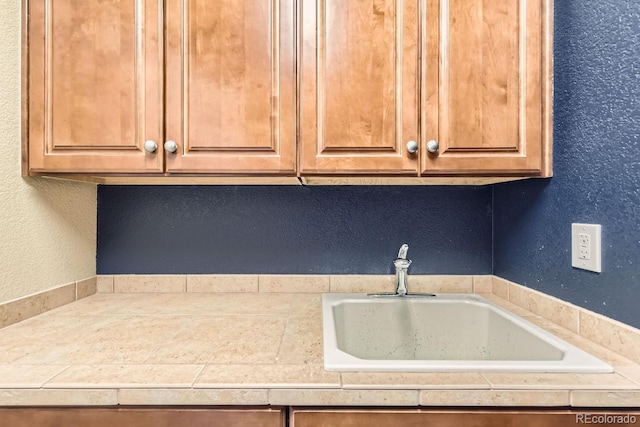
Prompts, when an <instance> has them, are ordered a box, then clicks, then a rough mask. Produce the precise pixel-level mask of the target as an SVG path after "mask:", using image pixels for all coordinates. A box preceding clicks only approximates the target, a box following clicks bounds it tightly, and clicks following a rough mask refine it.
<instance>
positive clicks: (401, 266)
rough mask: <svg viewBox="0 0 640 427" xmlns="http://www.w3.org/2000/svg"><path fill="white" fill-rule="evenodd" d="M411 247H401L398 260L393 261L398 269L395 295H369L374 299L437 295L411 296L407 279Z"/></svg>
mask: <svg viewBox="0 0 640 427" xmlns="http://www.w3.org/2000/svg"><path fill="white" fill-rule="evenodd" d="M408 250H409V245H407V244H406V243H405V244H404V245H402V246H400V250H399V251H398V258H396V259H395V261H393V265H394V266H395V267H396V291H395V293H381V294H367V296H370V297H372V298H397V297H402V298H433V297H435V296H436V295H435V294H410V293H409V290H408V289H407V278H408V277H409V271H408V270H409V266H410V265H411V260H410V259H407V251H408Z"/></svg>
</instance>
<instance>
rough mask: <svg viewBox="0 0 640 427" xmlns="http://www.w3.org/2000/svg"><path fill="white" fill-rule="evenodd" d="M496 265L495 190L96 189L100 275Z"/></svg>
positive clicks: (422, 270)
mask: <svg viewBox="0 0 640 427" xmlns="http://www.w3.org/2000/svg"><path fill="white" fill-rule="evenodd" d="M402 243H408V244H409V247H410V249H409V258H410V259H412V260H413V265H412V266H411V270H410V271H411V272H412V273H414V274H429V273H434V274H438V273H441V274H447V273H448V274H489V273H490V272H491V188H490V187H484V188H482V187H480V188H472V187H468V188H460V187H457V188H456V187H385V186H381V187H366V186H363V187H359V186H354V187H349V186H337V187H313V186H312V187H301V186H292V187H277V186H274V187H261V186H256V187H252V186H242V187H146V186H140V187H111V186H99V187H98V267H97V268H98V273H99V274H118V273H274V274H275V273H281V274H286V273H291V274H293V273H300V274H329V273H335V274H355V273H360V274H388V273H391V272H392V261H393V259H394V258H395V256H396V255H397V253H398V249H399V247H400V245H401V244H402Z"/></svg>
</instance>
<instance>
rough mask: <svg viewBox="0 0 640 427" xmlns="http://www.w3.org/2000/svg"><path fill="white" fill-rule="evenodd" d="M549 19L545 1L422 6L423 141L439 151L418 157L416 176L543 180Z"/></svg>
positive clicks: (441, 0) (467, 0)
mask: <svg viewBox="0 0 640 427" xmlns="http://www.w3.org/2000/svg"><path fill="white" fill-rule="evenodd" d="M550 13H551V11H550V4H549V1H547V0H509V1H486V0H428V1H427V2H426V11H425V16H424V19H425V21H424V22H425V25H424V29H425V31H424V32H423V33H422V34H423V40H422V44H423V46H424V48H425V51H424V54H423V55H422V61H423V63H422V69H423V74H422V89H423V91H422V117H421V119H422V141H423V144H426V142H427V141H429V140H436V141H437V142H438V143H439V146H440V148H439V150H438V152H437V153H435V154H431V153H429V152H428V151H427V150H426V149H424V150H422V173H423V174H434V173H435V174H459V173H472V174H477V175H483V174H484V175H492V174H494V175H495V174H512V175H514V174H521V175H546V174H549V173H550V165H549V164H548V158H547V157H546V156H549V155H550V138H551V135H550V132H551V129H550V118H549V117H548V116H547V115H548V114H550V111H548V109H549V108H550V106H549V104H548V103H549V102H550V96H551V95H550V88H549V87H548V86H547V85H548V84H550V82H549V81H548V80H549V76H548V75H547V74H548V73H550V69H549V63H548V61H550V58H547V56H546V55H547V54H549V55H550V54H551V51H550V49H549V50H548V52H547V51H544V49H545V45H546V43H548V42H549V40H548V38H547V37H548V35H549V32H550V28H549V26H550V18H549V14H550ZM547 98H549V99H547ZM424 148H426V146H425V147H424Z"/></svg>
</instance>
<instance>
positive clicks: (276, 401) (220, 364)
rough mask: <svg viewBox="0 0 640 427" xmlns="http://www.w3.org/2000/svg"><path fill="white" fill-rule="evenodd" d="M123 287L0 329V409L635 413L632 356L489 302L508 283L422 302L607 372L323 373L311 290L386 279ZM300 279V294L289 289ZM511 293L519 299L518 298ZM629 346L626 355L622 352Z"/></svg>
mask: <svg viewBox="0 0 640 427" xmlns="http://www.w3.org/2000/svg"><path fill="white" fill-rule="evenodd" d="M128 277H129V279H128V280H129V283H130V284H131V285H130V287H129V288H128V289H124V290H125V292H113V291H114V289H115V287H116V286H115V285H114V283H116V282H118V281H119V280H125V279H114V278H113V277H111V278H102V279H101V280H99V286H98V290H99V291H100V290H101V291H103V292H104V293H97V294H94V295H91V296H89V297H86V298H83V299H80V300H78V301H76V302H73V303H71V304H67V305H64V306H62V307H60V308H57V309H54V310H51V311H48V312H46V313H44V314H40V315H38V316H35V317H32V318H30V319H27V320H24V321H22V322H18V323H14V324H12V325H9V326H7V327H5V328H2V329H0V348H1V349H2V351H0V406H21V405H34V406H36V405H63V406H65V405H80V406H85V405H86V406H94V405H97V406H101V405H323V406H325V405H330V406H334V405H335V406H345V405H346V406H359V405H363V406H365V405H366V406H420V405H424V406H537V407H540V406H576V407H638V406H640V365H638V363H637V360H635V359H634V357H635V355H636V351H637V350H638V349H636V348H630V349H628V351H626V352H625V353H624V354H621V353H620V352H616V351H613V350H612V347H615V346H614V345H602V343H600V344H599V343H597V342H594V341H592V340H590V339H587V338H585V337H584V335H585V334H579V332H581V331H580V330H578V331H573V330H572V326H571V325H572V322H573V320H572V318H571V316H573V315H572V314H567V312H568V311H567V310H551V311H550V312H552V313H554V314H555V315H561V316H569V317H570V319H569V320H568V323H567V324H565V325H563V326H560V325H559V324H558V323H557V322H556V323H554V322H552V321H551V320H549V319H547V318H545V317H543V316H541V315H540V314H539V313H544V312H545V310H548V308H545V307H543V306H542V305H541V304H540V303H539V302H536V304H537V305H535V304H534V303H533V302H532V301H533V300H531V299H530V298H528V297H527V298H528V299H527V298H524V299H523V301H528V303H527V304H529V306H528V308H525V307H523V305H524V306H526V304H522V305H516V304H515V303H514V302H512V301H514V300H513V299H512V301H509V300H508V298H502V297H500V296H499V295H500V294H502V296H503V297H504V296H507V297H508V295H505V294H504V292H503V291H504V286H507V287H512V286H516V285H512V284H509V283H506V282H504V281H502V280H501V279H497V278H493V277H491V276H477V277H476V278H474V277H472V276H468V286H467V285H466V284H464V283H467V282H465V281H464V280H467V279H461V278H459V277H458V278H456V279H452V278H446V279H445V278H442V277H440V278H433V277H431V278H430V279H428V280H427V279H424V280H426V282H425V284H424V285H423V286H422V287H421V288H420V291H425V290H426V291H434V289H435V288H434V285H429V284H428V283H435V282H433V281H434V280H437V281H438V283H441V284H442V283H444V285H438V286H439V287H438V289H437V291H438V292H444V291H447V290H445V289H450V290H448V291H450V292H460V291H461V289H462V288H464V290H462V291H468V292H476V293H480V294H482V295H483V296H484V297H486V298H489V299H491V300H492V301H494V302H496V303H497V304H499V305H501V306H502V307H504V308H506V309H508V310H510V311H513V312H515V313H516V314H518V315H520V316H523V317H525V318H526V319H527V320H529V321H531V322H533V323H535V324H537V325H538V326H541V327H542V328H544V329H546V330H548V331H550V332H552V333H554V334H556V335H558V336H560V337H561V338H563V339H565V340H567V341H569V342H570V343H572V344H574V345H576V346H578V347H580V348H582V349H583V350H586V351H587V352H589V353H591V354H593V355H594V356H596V357H598V358H600V359H602V360H604V361H605V362H607V363H609V364H611V365H612V366H614V368H615V372H614V373H612V374H575V373H574V374H540V373H530V374H526V373H480V372H462V373H378V372H375V373H364V372H343V373H339V372H327V371H325V370H324V369H323V359H322V352H323V349H322V313H321V308H322V307H321V292H327V291H343V292H354V291H355V292H360V291H378V290H379V288H381V287H383V288H384V289H385V290H388V288H386V286H388V283H389V280H390V279H389V278H388V277H386V276H385V277H383V278H379V277H378V278H377V279H376V278H375V277H373V278H372V277H368V276H362V277H356V276H353V277H351V278H350V280H347V279H344V278H335V279H334V280H333V281H332V282H331V281H329V282H327V284H325V283H324V281H323V280H324V279H317V278H308V277H306V278H305V279H298V280H295V279H292V278H291V277H289V278H286V279H285V280H280V281H279V280H277V278H269V279H267V280H263V281H262V283H264V286H263V287H260V286H259V285H257V283H258V282H256V286H255V287H254V286H252V285H249V286H245V285H244V284H243V283H245V281H243V280H241V279H239V278H237V277H234V278H231V277H228V278H227V279H228V280H227V282H226V283H233V284H234V286H233V287H232V289H234V290H240V291H241V292H227V291H228V290H229V289H226V288H224V287H223V288H219V289H222V290H223V292H212V290H213V289H212V286H213V285H211V284H212V283H217V282H216V281H224V278H220V276H216V277H217V278H209V279H206V278H203V277H199V278H198V279H197V280H196V279H194V280H193V281H192V289H191V291H192V292H189V291H188V289H187V288H188V286H187V285H185V286H184V289H183V291H182V292H180V290H179V289H178V286H173V287H169V288H168V289H169V290H170V292H162V290H163V289H167V288H165V287H163V285H162V281H163V280H165V279H159V278H158V277H156V278H154V277H146V278H145V279H144V280H143V279H141V278H139V277H135V276H128ZM303 277H304V276H303ZM332 277H333V276H332ZM185 280H186V279H185ZM247 280H248V279H247ZM256 280H257V279H256ZM305 280H310V281H311V282H309V283H311V284H309V283H307V284H306V285H304V286H303V285H300V281H303V282H304V281H305ZM327 280H330V279H329V278H328V276H327ZM415 280H416V286H418V285H419V282H420V279H419V278H416V279H415ZM429 281H432V282H429ZM461 281H462V282H461ZM331 283H333V286H332V285H331ZM345 283H351V286H347V285H346V284H345ZM376 283H377V285H376ZM447 283H448V285H447ZM460 283H463V284H462V285H461V284H460ZM505 283H506V284H505ZM245 284H246V283H245ZM368 284H374V285H371V286H369V285H368ZM122 286H123V287H125V286H124V285H122ZM149 288H151V289H149ZM116 290H117V289H116ZM149 290H151V291H152V292H147V291H149ZM301 290H305V291H310V292H304V293H302V292H300V291H301ZM415 291H416V292H418V289H416V290H415ZM512 293H513V295H515V298H521V299H522V298H523V297H522V295H520V294H519V293H518V291H516V288H514V290H513V291H512ZM531 304H534V306H533V309H532V305H531ZM569 311H570V310H569ZM577 315H578V318H580V316H581V313H578V314H577ZM551 317H553V314H552V315H551ZM583 317H584V316H583ZM585 322H586V324H589V322H588V321H585ZM583 323H584V322H583ZM567 325H568V327H567ZM578 326H579V325H578ZM630 334H631V332H630ZM618 335H620V334H618ZM630 336H631V338H628V339H627V343H626V345H627V346H631V347H634V346H635V345H636V341H634V340H635V336H634V335H633V334H631V335H630ZM605 344H606V343H605Z"/></svg>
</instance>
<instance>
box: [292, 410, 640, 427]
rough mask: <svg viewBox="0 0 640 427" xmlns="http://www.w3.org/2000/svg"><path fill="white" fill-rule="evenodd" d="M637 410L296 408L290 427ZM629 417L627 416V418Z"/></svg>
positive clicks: (611, 421)
mask: <svg viewBox="0 0 640 427" xmlns="http://www.w3.org/2000/svg"><path fill="white" fill-rule="evenodd" d="M639 416H640V413H638V411H636V410H633V411H624V410H616V411H603V410H601V409H596V410H591V409H583V410H581V409H580V408H575V409H572V410H568V409H567V410H563V409H544V410H535V409H529V410H527V409H521V410H512V409H510V408H503V409H495V410H492V409H486V410H485V409H469V410H455V409H452V410H447V409H404V410H403V409H398V410H393V409H379V410H375V409H335V410H333V409H325V410H323V409H295V410H293V411H292V414H291V424H290V425H291V427H370V426H375V427H459V426H465V427H512V426H518V427H565V426H571V425H579V424H590V422H589V421H585V420H587V419H589V420H591V421H592V423H593V424H598V425H599V426H632V425H635V423H636V421H637V419H638V417H639ZM625 417H626V418H625Z"/></svg>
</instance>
